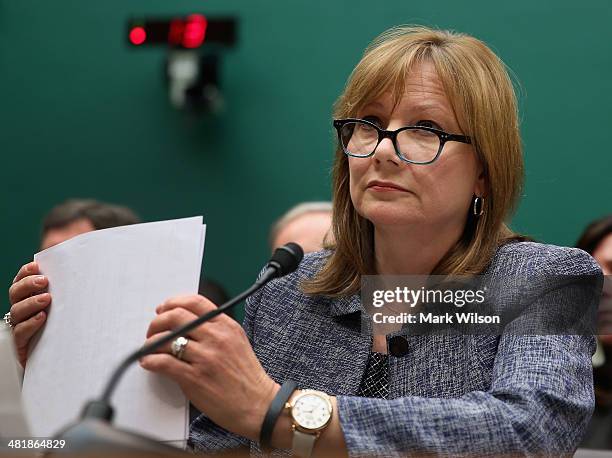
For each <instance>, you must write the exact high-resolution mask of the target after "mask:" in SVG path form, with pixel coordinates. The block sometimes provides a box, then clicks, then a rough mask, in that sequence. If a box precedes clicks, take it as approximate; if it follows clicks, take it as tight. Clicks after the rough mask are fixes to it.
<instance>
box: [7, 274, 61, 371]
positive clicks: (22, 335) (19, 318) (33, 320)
mask: <svg viewBox="0 0 612 458" xmlns="http://www.w3.org/2000/svg"><path fill="white" fill-rule="evenodd" d="M48 286H49V281H48V280H47V278H46V277H45V276H43V275H40V270H39V269H38V264H36V263H35V262H30V263H28V264H25V265H24V266H22V267H21V269H19V272H17V275H16V276H15V279H14V280H13V284H12V285H11V287H10V288H9V302H10V304H11V309H10V312H11V321H12V322H13V323H15V326H14V327H13V338H14V340H15V347H16V349H17V359H18V360H19V363H20V364H21V366H22V367H23V368H25V365H26V361H27V359H28V347H29V345H30V340H31V339H32V337H33V336H34V334H36V332H37V331H38V330H39V329H40V328H41V326H42V325H43V324H44V322H45V318H46V316H47V314H46V312H45V311H44V310H45V308H47V306H48V305H49V304H50V303H51V295H50V294H49V293H47V292H45V291H46V290H47V287H48Z"/></svg>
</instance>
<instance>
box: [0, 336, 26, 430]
mask: <svg viewBox="0 0 612 458" xmlns="http://www.w3.org/2000/svg"><path fill="white" fill-rule="evenodd" d="M19 367H20V366H19V363H18V362H17V356H16V354H15V345H14V344H13V334H12V333H11V331H10V329H9V328H8V327H4V326H2V325H0V374H2V375H1V376H0V437H3V438H17V437H23V438H27V437H30V430H29V428H28V421H27V419H26V417H25V411H24V409H23V405H22V402H21V373H20V370H19Z"/></svg>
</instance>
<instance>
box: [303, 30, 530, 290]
mask: <svg viewBox="0 0 612 458" xmlns="http://www.w3.org/2000/svg"><path fill="white" fill-rule="evenodd" d="M421 62H431V63H432V64H433V65H434V67H435V69H436V71H437V74H438V77H439V79H440V81H441V82H442V84H443V86H444V89H445V91H446V94H447V96H448V99H449V101H450V104H451V106H452V108H453V110H454V114H455V117H456V118H457V121H458V123H459V127H460V128H461V131H462V132H463V133H464V134H465V135H468V136H470V137H471V139H472V145H473V147H474V149H475V151H476V154H477V156H478V158H479V160H480V162H481V164H482V166H483V171H484V174H485V192H484V196H485V199H484V213H483V214H482V216H480V217H474V216H473V215H472V214H471V211H470V215H469V216H468V219H467V223H466V226H465V229H464V232H463V235H462V237H461V239H460V240H459V241H458V242H457V243H456V244H455V246H453V247H452V248H451V249H450V250H449V251H448V252H447V253H446V255H445V256H444V257H443V258H442V259H441V260H440V262H439V263H438V265H437V266H436V267H435V268H434V270H433V272H432V274H449V275H461V274H476V273H480V272H482V271H483V270H484V269H485V268H486V266H487V265H488V264H489V262H490V260H491V258H492V257H493V255H494V253H495V250H496V249H497V247H498V246H499V245H500V244H503V243H505V242H507V241H509V240H512V239H516V238H520V236H517V235H516V234H514V233H513V232H512V231H511V230H510V229H509V228H508V227H507V226H506V224H505V221H506V219H507V218H508V217H509V216H510V215H511V214H512V212H513V211H514V209H515V206H516V203H517V201H518V197H519V194H520V190H521V188H522V180H523V156H522V148H521V139H520V133H519V121H518V110H517V103H516V96H515V94H514V89H513V86H512V81H511V80H510V77H509V75H508V72H507V71H506V68H505V66H504V64H503V62H502V61H501V60H500V59H499V58H498V57H497V56H496V55H495V54H494V53H493V52H492V51H491V50H490V49H489V48H488V47H487V46H486V45H485V44H484V43H483V42H481V41H479V40H477V39H476V38H473V37H471V36H468V35H465V34H461V33H455V32H451V31H444V30H435V29H431V28H427V27H420V26H400V27H396V28H392V29H390V30H388V31H386V32H384V33H383V34H382V35H380V36H379V37H377V38H376V39H375V40H374V41H373V42H372V43H371V44H370V45H369V46H368V48H367V49H366V50H365V52H364V55H363V57H362V59H361V61H360V62H359V63H358V64H357V66H356V67H355V69H354V70H353V72H352V73H351V75H350V77H349V79H348V82H347V84H346V87H345V90H344V93H343V94H342V95H341V96H340V97H339V98H338V100H337V101H336V104H335V108H334V117H335V118H350V117H356V116H357V113H358V112H359V111H360V110H361V109H362V108H363V107H364V106H365V105H367V104H369V103H371V102H372V101H374V100H375V99H377V98H379V97H380V96H381V95H382V94H383V93H384V92H387V91H391V93H392V94H393V98H394V103H395V104H397V103H399V100H400V98H401V96H402V94H403V93H404V89H405V81H406V77H407V75H408V73H409V72H410V71H411V69H412V68H414V67H415V66H416V65H418V64H419V63H421ZM335 154H336V156H335V162H334V166H333V184H332V187H333V190H332V192H333V203H334V211H333V222H332V230H333V234H334V239H335V243H334V245H333V246H329V247H328V248H332V249H333V252H332V254H331V255H330V257H329V258H328V259H327V262H326V264H325V266H324V267H323V268H322V269H321V270H320V271H319V272H318V274H317V275H316V276H315V277H314V278H313V279H312V280H310V281H306V282H304V283H303V285H302V289H303V291H304V292H305V293H307V294H319V295H328V296H343V295H349V294H353V293H355V292H358V291H359V289H360V279H361V275H372V274H375V273H376V272H375V267H374V235H373V234H374V227H373V225H372V223H371V222H370V221H368V220H366V219H365V218H363V217H361V216H360V215H359V214H358V213H357V211H356V210H355V208H354V206H353V204H352V202H351V197H350V193H349V170H348V160H347V157H346V155H345V154H344V153H343V151H342V148H341V147H340V146H339V145H338V146H337V148H336V153H335ZM423 167H426V166H423ZM470 210H471V206H470Z"/></svg>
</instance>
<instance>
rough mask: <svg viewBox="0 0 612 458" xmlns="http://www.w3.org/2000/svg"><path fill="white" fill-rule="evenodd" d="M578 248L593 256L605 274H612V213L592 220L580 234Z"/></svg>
mask: <svg viewBox="0 0 612 458" xmlns="http://www.w3.org/2000/svg"><path fill="white" fill-rule="evenodd" d="M576 248H580V249H581V250H584V251H586V252H587V253H589V254H590V255H591V256H593V258H595V260H596V261H597V263H598V264H599V265H600V266H601V270H602V271H603V273H604V275H612V215H608V216H604V217H603V218H600V219H598V220H595V221H593V222H591V223H590V224H589V225H588V226H587V227H586V228H585V230H584V232H583V233H582V234H581V235H580V238H579V239H578V241H577V242H576Z"/></svg>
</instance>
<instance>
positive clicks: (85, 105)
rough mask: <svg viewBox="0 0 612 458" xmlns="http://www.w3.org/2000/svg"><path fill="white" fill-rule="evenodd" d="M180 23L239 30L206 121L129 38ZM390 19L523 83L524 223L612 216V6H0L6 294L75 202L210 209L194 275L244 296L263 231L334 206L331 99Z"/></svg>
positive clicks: (558, 225) (153, 56)
mask: <svg viewBox="0 0 612 458" xmlns="http://www.w3.org/2000/svg"><path fill="white" fill-rule="evenodd" d="M190 12H202V13H204V14H210V15H211V16H213V15H228V14H232V15H235V16H237V17H238V18H239V21H240V24H239V45H238V47H236V48H235V49H233V50H228V51H227V52H225V53H224V56H223V64H222V66H223V68H222V84H223V90H224V95H225V99H226V110H225V112H224V113H223V114H221V115H219V116H216V117H210V116H208V117H203V118H199V119H194V118H190V117H188V116H186V115H185V114H184V113H181V112H177V111H175V110H174V109H172V108H171V107H170V106H169V103H168V101H167V96H166V94H167V92H166V89H165V85H164V81H163V78H162V62H163V58H164V50H162V49H157V48H156V49H142V50H141V49H138V50H135V49H129V48H128V47H127V46H126V43H125V38H124V27H125V22H126V19H127V18H128V17H129V16H132V15H170V14H184V13H190ZM400 23H421V24H426V25H435V26H439V27H443V28H453V29H457V30H460V31H464V32H468V33H470V34H473V35H475V36H476V37H479V38H481V39H483V40H484V41H486V42H487V43H488V44H489V45H490V46H491V47H492V48H493V49H494V50H495V51H496V52H497V53H498V54H499V55H500V56H501V57H502V59H503V60H504V61H505V62H506V63H507V64H508V65H509V67H510V68H511V69H512V70H513V71H514V73H515V74H516V75H517V78H518V80H519V81H520V84H521V99H520V104H521V114H522V131H523V137H524V143H525V157H526V164H527V169H526V170H527V184H526V188H525V192H524V197H523V200H522V204H521V207H520V209H519V211H518V213H517V216H516V217H515V219H514V221H513V225H514V227H515V228H516V229H518V230H520V231H524V232H527V233H529V234H531V235H533V236H535V237H537V238H538V239H540V240H543V241H547V242H550V243H555V244H562V245H568V244H572V243H573V242H574V241H575V239H576V238H577V236H578V234H579V233H580V231H581V229H582V227H583V226H584V224H585V223H586V222H587V221H589V220H591V219H593V218H595V217H598V216H601V215H603V214H605V213H609V212H610V211H611V208H610V205H609V200H610V180H609V177H610V172H611V170H612V167H611V165H612V160H611V159H610V156H611V154H612V145H611V143H610V141H609V132H610V127H611V121H612V113H611V110H610V107H612V91H611V89H612V88H611V84H610V81H611V80H612V78H611V76H610V74H611V73H612V49H611V44H612V27H611V24H612V4H611V3H610V1H609V0H599V1H595V0H587V1H581V2H576V1H566V0H563V1H560V0H558V1H534V0H529V1H525V0H520V1H512V2H491V1H484V0H482V1H473V2H459V1H456V0H440V1H437V2H409V1H406V0H402V1H399V0H393V1H391V0H388V1H384V2H373V1H364V0H358V1H356V0H352V1H348V0H342V1H328V2H312V1H309V2H307V1H300V2H298V1H280V0H279V1H247V0H243V1H232V0H224V1H219V0H214V1H208V2H199V1H172V2H168V1H161V0H146V1H145V0H137V1H136V0H129V1H125V0H124V1H118V0H107V1H104V2H92V1H83V0H80V1H76V0H73V1H66V0H55V1H52V2H51V1H42V0H41V1H31V0H19V1H16V0H0V141H1V143H0V145H1V146H0V148H1V149H0V154H1V157H2V165H1V170H2V177H1V178H2V180H1V181H2V199H1V207H0V210H1V215H2V225H1V226H0V227H1V231H2V232H1V237H0V239H1V240H2V247H3V248H2V263H0V284H2V285H5V286H8V284H9V283H10V281H11V280H12V278H13V276H14V274H15V272H16V271H17V269H18V267H19V266H20V265H21V264H23V263H25V262H27V261H28V260H30V259H31V258H32V255H33V253H34V252H35V251H36V248H37V244H38V237H39V226H40V220H41V217H42V215H43V214H44V212H45V211H47V210H48V209H49V208H50V207H51V206H52V205H54V204H56V203H57V202H59V201H61V200H63V199H65V198H67V197H71V196H80V197H94V198H98V199H102V200H107V201H111V202H117V203H124V204H126V205H129V206H131V207H133V208H134V209H136V210H137V211H138V212H139V213H140V214H141V215H142V216H143V218H145V219H146V220H160V219H167V218H176V217H184V216H191V215H197V214H203V215H204V218H205V220H206V221H207V222H208V224H209V227H208V232H207V241H206V248H205V256H204V270H205V272H206V273H207V274H208V275H209V276H211V277H214V278H216V279H219V280H221V281H222V282H223V283H224V284H225V285H226V286H227V288H228V289H229V290H230V291H231V292H232V293H236V292H238V291H239V290H240V289H241V288H243V287H245V286H246V285H247V284H248V283H249V282H250V281H251V280H252V279H253V278H254V276H255V275H256V274H257V272H258V271H259V268H260V266H261V265H262V263H263V262H265V260H266V258H267V256H268V249H267V246H266V236H267V230H268V226H269V223H270V222H271V221H272V220H273V219H274V218H276V217H277V216H278V215H279V214H281V213H282V212H283V211H284V210H285V209H286V208H288V207H289V206H291V205H293V204H294V203H297V202H300V201H304V200H320V199H327V198H329V190H330V187H329V168H330V164H331V157H332V146H331V145H332V131H331V124H330V112H331V106H332V103H333V102H334V99H335V98H336V96H337V95H338V94H339V93H340V91H341V90H342V87H343V85H344V82H345V80H346V78H347V76H348V74H349V72H350V71H351V69H352V67H353V66H354V65H355V64H356V62H357V61H358V59H359V56H360V54H361V52H362V50H363V49H364V47H365V46H366V45H367V43H368V42H369V41H370V40H371V39H372V38H373V37H374V36H376V35H377V34H378V33H379V32H381V31H383V30H384V29H386V28H388V27H390V26H392V25H396V24H400ZM4 297H6V295H5V296H4ZM6 307H7V301H6V299H4V300H3V301H2V302H1V303H0V309H1V308H6Z"/></svg>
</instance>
